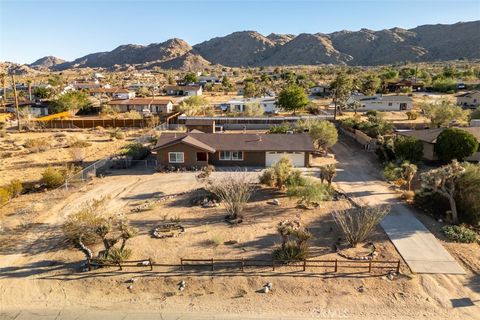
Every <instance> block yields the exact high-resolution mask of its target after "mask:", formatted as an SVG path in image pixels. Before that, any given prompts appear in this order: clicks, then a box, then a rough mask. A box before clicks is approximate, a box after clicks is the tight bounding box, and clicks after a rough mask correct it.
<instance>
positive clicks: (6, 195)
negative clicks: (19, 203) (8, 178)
mask: <svg viewBox="0 0 480 320" xmlns="http://www.w3.org/2000/svg"><path fill="white" fill-rule="evenodd" d="M10 198H11V194H10V190H8V189H7V188H0V206H1V205H4V204H5V203H7V202H8V201H9V200H10Z"/></svg>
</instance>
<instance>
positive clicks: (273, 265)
mask: <svg viewBox="0 0 480 320" xmlns="http://www.w3.org/2000/svg"><path fill="white" fill-rule="evenodd" d="M272 270H273V271H275V259H272Z"/></svg>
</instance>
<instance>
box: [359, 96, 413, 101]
mask: <svg viewBox="0 0 480 320" xmlns="http://www.w3.org/2000/svg"><path fill="white" fill-rule="evenodd" d="M352 98H353V99H355V100H358V101H398V102H412V101H413V99H412V97H409V96H402V95H395V96H386V95H381V96H364V95H353V96H352Z"/></svg>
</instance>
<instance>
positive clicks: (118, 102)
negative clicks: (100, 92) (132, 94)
mask: <svg viewBox="0 0 480 320" xmlns="http://www.w3.org/2000/svg"><path fill="white" fill-rule="evenodd" d="M169 102H171V103H173V102H172V100H170V99H157V98H136V99H124V100H112V101H110V102H108V104H109V105H142V106H143V105H167V104H168V103H169Z"/></svg>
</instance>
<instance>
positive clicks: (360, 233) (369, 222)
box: [332, 205, 390, 247]
mask: <svg viewBox="0 0 480 320" xmlns="http://www.w3.org/2000/svg"><path fill="white" fill-rule="evenodd" d="M389 211H390V207H389V206H384V205H381V206H373V207H371V206H366V205H362V206H358V207H352V208H349V209H344V210H334V212H333V214H332V216H333V219H334V220H335V223H336V224H337V226H338V228H339V229H340V230H341V231H342V233H343V235H344V237H345V239H346V240H347V242H348V243H349V244H350V245H351V246H352V247H356V246H357V245H358V244H359V243H360V242H362V241H364V240H365V239H366V238H367V237H368V236H369V235H370V233H371V232H372V231H373V229H375V227H376V226H377V225H378V224H379V223H380V221H381V220H382V219H383V217H385V215H387V213H388V212H389Z"/></svg>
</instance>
